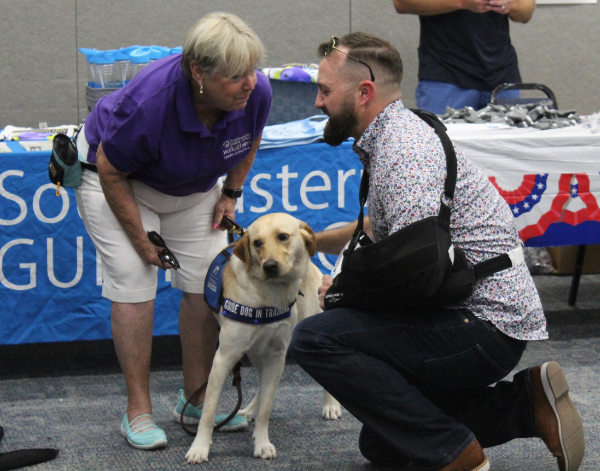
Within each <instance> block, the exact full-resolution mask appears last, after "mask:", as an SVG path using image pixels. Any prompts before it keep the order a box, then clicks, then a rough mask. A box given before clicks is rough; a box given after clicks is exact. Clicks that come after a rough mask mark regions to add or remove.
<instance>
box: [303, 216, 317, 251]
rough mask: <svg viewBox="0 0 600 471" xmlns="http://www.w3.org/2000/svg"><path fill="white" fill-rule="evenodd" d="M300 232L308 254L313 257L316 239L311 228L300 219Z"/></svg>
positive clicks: (315, 249)
mask: <svg viewBox="0 0 600 471" xmlns="http://www.w3.org/2000/svg"><path fill="white" fill-rule="evenodd" d="M300 234H302V238H303V239H304V245H306V250H307V251H308V255H310V256H311V257H313V256H314V255H315V253H316V252H317V239H316V237H315V233H314V232H313V230H312V229H311V228H310V226H309V225H308V224H306V223H305V222H304V221H300Z"/></svg>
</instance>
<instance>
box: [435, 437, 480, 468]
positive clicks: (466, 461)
mask: <svg viewBox="0 0 600 471" xmlns="http://www.w3.org/2000/svg"><path fill="white" fill-rule="evenodd" d="M489 469H490V463H489V461H488V460H487V458H486V457H485V455H484V454H483V449H482V448H481V445H480V444H479V442H478V441H477V440H473V441H472V442H471V444H470V445H469V446H468V447H467V448H465V451H463V452H462V453H461V454H460V455H459V456H458V458H456V459H455V460H454V461H453V462H452V463H450V464H449V465H447V466H444V467H443V468H442V469H440V470H439V471H489Z"/></svg>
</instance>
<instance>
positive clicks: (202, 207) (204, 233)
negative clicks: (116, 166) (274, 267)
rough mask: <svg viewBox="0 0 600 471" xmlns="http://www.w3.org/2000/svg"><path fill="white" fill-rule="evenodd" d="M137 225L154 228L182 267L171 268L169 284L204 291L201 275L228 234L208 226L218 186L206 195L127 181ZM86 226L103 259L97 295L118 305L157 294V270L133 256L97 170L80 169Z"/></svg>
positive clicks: (78, 195)
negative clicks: (137, 213)
mask: <svg viewBox="0 0 600 471" xmlns="http://www.w3.org/2000/svg"><path fill="white" fill-rule="evenodd" d="M131 184H132V185H133V192H134V195H135V199H136V201H137V204H138V207H139V210H140V214H141V217H142V223H143V225H144V229H145V230H146V231H156V232H158V233H159V234H160V235H161V236H162V238H163V239H164V240H165V243H166V244H167V247H169V249H170V250H171V251H172V252H173V253H174V254H175V256H176V257H177V259H178V260H179V263H180V265H181V268H180V269H179V270H174V269H171V270H170V273H171V286H173V287H174V288H178V289H180V290H182V291H184V292H187V293H196V294H202V293H204V278H205V277H206V271H207V270H208V268H209V266H210V264H211V262H212V261H213V259H214V258H215V257H216V256H217V254H218V253H219V252H220V251H221V250H222V249H223V248H224V247H225V246H226V245H227V235H226V233H225V232H223V231H219V230H214V229H212V221H213V212H214V207H215V204H216V203H217V201H218V199H219V197H220V194H221V189H220V184H217V185H215V186H214V187H213V188H212V189H211V190H209V191H208V192H206V193H195V194H192V195H189V196H180V197H178V196H170V195H166V194H164V193H161V192H159V191H157V190H154V189H153V188H150V187H149V186H148V185H145V184H144V183H141V182H139V181H136V180H131ZM75 197H76V200H77V207H78V209H79V213H80V215H81V218H82V219H83V223H84V225H85V228H86V229H87V231H88V233H89V235H90V237H91V238H92V241H93V242H94V245H95V247H96V250H97V251H98V253H99V255H100V258H101V260H102V278H103V282H102V296H104V297H105V298H108V299H110V300H111V301H116V302H121V303H141V302H145V301H150V300H152V299H154V298H155V297H156V284H157V278H158V275H157V273H158V268H157V267H156V266H154V265H148V264H147V263H145V262H144V261H143V260H142V259H141V257H140V256H139V255H138V254H137V252H136V251H135V249H134V248H133V245H132V244H131V242H130V241H129V238H128V237H127V235H126V234H125V232H124V231H123V229H122V228H121V225H120V224H119V222H118V221H117V219H116V218H115V216H114V214H113V212H112V211H111V209H110V207H109V206H108V203H107V202H106V199H105V198H104V194H103V193H102V188H101V187H100V181H99V178H98V174H97V173H94V172H92V171H90V170H84V172H83V183H82V185H81V186H80V187H79V188H77V189H76V190H75Z"/></svg>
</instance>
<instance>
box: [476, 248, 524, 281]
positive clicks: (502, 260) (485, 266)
mask: <svg viewBox="0 0 600 471" xmlns="http://www.w3.org/2000/svg"><path fill="white" fill-rule="evenodd" d="M523 263H525V256H524V254H523V248H522V247H521V246H519V247H517V248H516V249H513V250H511V251H510V252H508V253H505V254H502V255H498V256H497V257H493V258H490V259H488V260H484V261H483V262H479V263H476V264H475V265H473V271H474V272H475V280H480V279H482V278H485V277H486V276H490V275H493V274H494V273H498V272H499V271H502V270H506V269H507V268H512V267H516V266H517V265H521V264H523Z"/></svg>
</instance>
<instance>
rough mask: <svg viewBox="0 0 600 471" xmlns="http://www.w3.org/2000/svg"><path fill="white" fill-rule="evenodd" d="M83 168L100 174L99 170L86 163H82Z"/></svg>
mask: <svg viewBox="0 0 600 471" xmlns="http://www.w3.org/2000/svg"><path fill="white" fill-rule="evenodd" d="M81 168H84V169H86V170H91V171H92V172H94V173H98V168H97V167H96V166H95V165H92V164H86V163H85V162H81Z"/></svg>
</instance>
